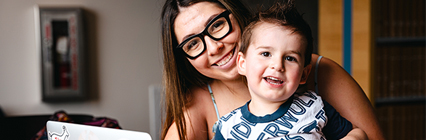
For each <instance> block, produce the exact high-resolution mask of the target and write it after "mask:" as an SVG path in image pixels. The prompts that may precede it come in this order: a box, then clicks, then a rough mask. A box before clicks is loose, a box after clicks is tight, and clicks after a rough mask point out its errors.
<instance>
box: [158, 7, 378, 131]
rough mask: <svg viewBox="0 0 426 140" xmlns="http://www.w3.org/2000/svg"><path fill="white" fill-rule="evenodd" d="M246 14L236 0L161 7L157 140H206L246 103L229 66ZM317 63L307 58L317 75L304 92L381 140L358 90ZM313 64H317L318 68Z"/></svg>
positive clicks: (331, 67) (331, 66) (337, 71)
mask: <svg viewBox="0 0 426 140" xmlns="http://www.w3.org/2000/svg"><path fill="white" fill-rule="evenodd" d="M247 13H249V11H248V10H247V9H246V8H245V7H244V5H243V4H242V3H241V2H240V1H238V0H167V1H166V3H165V5H164V7H163V12H162V42H163V55H164V78H163V85H164V86H165V88H166V89H165V93H166V96H165V102H166V118H165V122H164V126H163V130H162V136H161V137H162V139H177V138H180V139H211V138H212V137H213V135H214V133H213V131H214V130H213V126H214V125H215V122H216V121H217V120H218V118H219V117H220V116H221V115H224V114H226V113H229V112H230V111H232V110H234V109H235V108H237V107H240V106H242V105H244V104H245V103H246V102H247V101H248V100H250V95H249V92H248V89H247V86H246V85H245V83H244V82H243V81H244V80H243V77H242V76H240V75H239V74H238V72H237V68H236V64H235V63H236V61H235V58H236V52H238V46H239V44H238V43H239V42H240V37H241V31H242V29H244V27H245V26H246V24H247V22H246V21H248V20H247V19H248V17H249V16H250V15H248V14H247ZM318 58H319V56H318V55H313V56H312V60H311V64H312V66H313V67H312V69H313V70H315V69H316V68H318V70H317V72H311V74H310V76H309V78H308V83H307V84H306V87H307V88H308V89H310V90H315V91H317V93H319V94H320V95H321V96H322V97H323V98H324V99H325V100H326V101H327V102H329V103H330V104H331V105H332V106H334V107H335V108H336V110H337V111H339V112H340V113H341V115H342V116H343V117H345V118H347V119H348V120H349V121H351V122H352V123H353V124H354V125H356V126H358V127H359V128H360V129H362V130H363V131H365V132H366V134H367V136H368V137H369V139H383V136H382V133H381V131H380V129H379V126H378V122H377V120H376V118H375V116H374V113H373V109H372V106H371V105H370V103H369V101H368V99H367V97H366V96H365V94H364V92H363V91H362V89H361V88H360V87H359V86H358V84H357V83H356V82H355V81H354V80H353V79H352V77H351V76H350V75H349V74H347V73H346V72H345V71H344V70H343V69H342V68H341V67H340V66H339V65H338V64H336V63H334V62H333V61H331V60H329V59H326V58H323V59H318ZM317 60H321V61H318V63H319V62H321V63H319V65H318V66H316V64H317ZM316 78H317V83H318V84H317V87H316V86H315V83H316V82H315V81H316V80H315V79H316ZM316 88H317V90H316Z"/></svg>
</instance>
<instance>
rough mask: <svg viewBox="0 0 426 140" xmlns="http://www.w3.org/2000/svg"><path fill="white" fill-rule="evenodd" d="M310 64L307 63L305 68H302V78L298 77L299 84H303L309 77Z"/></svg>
mask: <svg viewBox="0 0 426 140" xmlns="http://www.w3.org/2000/svg"><path fill="white" fill-rule="evenodd" d="M311 68H312V66H311V64H309V65H307V66H306V67H305V68H303V72H302V78H301V79H300V84H305V83H306V81H307V80H308V77H309V73H310V72H311Z"/></svg>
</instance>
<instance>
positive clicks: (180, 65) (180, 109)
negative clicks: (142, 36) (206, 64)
mask: <svg viewBox="0 0 426 140" xmlns="http://www.w3.org/2000/svg"><path fill="white" fill-rule="evenodd" d="M199 2H211V3H216V4H217V5H218V6H220V7H223V8H224V9H227V10H229V11H231V13H232V14H233V16H234V17H235V19H236V20H237V21H238V24H239V26H240V28H241V31H243V29H244V27H245V26H246V25H247V22H248V20H247V19H248V18H249V17H250V16H251V15H250V12H249V11H248V9H247V8H246V7H245V6H244V5H243V4H242V3H241V2H240V1H239V0H167V1H166V3H165V4H164V6H163V10H162V14H161V15H162V17H161V33H162V45H163V56H164V62H163V63H164V69H163V87H165V91H164V93H165V113H166V118H165V119H164V121H163V127H162V132H161V139H164V138H165V136H166V134H167V131H168V129H169V128H170V126H171V125H172V123H173V122H175V123H176V126H177V130H178V133H179V138H180V139H181V140H185V139H186V138H187V135H186V134H187V133H186V132H187V131H186V122H185V117H184V111H185V110H186V105H187V104H188V103H190V101H191V97H192V96H191V95H192V94H191V92H190V89H191V88H193V87H205V86H206V83H208V82H209V81H211V80H213V79H211V78H209V77H206V76H204V75H202V74H201V73H199V72H198V71H197V70H196V69H195V68H194V67H193V66H192V65H191V63H190V62H189V61H188V60H187V58H186V57H185V56H184V55H183V54H182V53H181V52H180V51H178V50H177V49H175V48H176V46H177V45H178V43H177V40H176V36H175V33H174V28H173V26H174V22H175V19H176V17H177V15H178V14H179V12H180V11H179V8H182V7H188V6H191V5H193V4H196V3H199Z"/></svg>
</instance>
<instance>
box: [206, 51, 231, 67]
mask: <svg viewBox="0 0 426 140" xmlns="http://www.w3.org/2000/svg"><path fill="white" fill-rule="evenodd" d="M235 49H236V47H234V49H232V50H231V51H230V52H229V53H228V54H227V55H225V56H224V57H222V58H221V59H220V60H218V61H217V62H216V63H214V64H213V65H212V66H219V67H222V66H224V65H226V64H228V62H229V61H230V60H231V59H233V60H234V61H235V59H234V58H236V57H234V56H235Z"/></svg>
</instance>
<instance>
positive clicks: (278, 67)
mask: <svg viewBox="0 0 426 140" xmlns="http://www.w3.org/2000/svg"><path fill="white" fill-rule="evenodd" d="M270 67H271V69H273V70H276V71H278V72H284V70H285V68H284V65H283V61H282V60H275V61H273V62H272V64H271V66H270Z"/></svg>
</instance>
